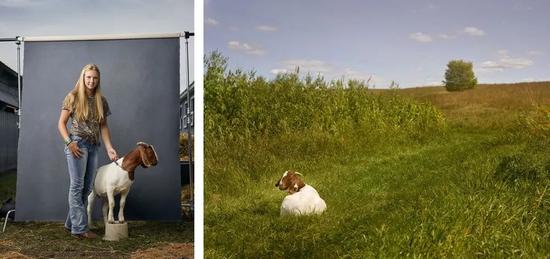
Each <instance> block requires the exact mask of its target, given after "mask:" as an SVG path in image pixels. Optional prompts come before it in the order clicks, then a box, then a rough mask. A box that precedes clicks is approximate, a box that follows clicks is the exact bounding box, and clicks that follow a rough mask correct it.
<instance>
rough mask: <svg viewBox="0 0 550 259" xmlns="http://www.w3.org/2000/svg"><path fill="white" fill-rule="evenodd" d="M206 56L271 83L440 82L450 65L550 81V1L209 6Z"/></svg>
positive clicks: (510, 78)
mask: <svg viewBox="0 0 550 259" xmlns="http://www.w3.org/2000/svg"><path fill="white" fill-rule="evenodd" d="M204 11H205V14H204V22H205V24H204V31H205V38H204V42H205V48H204V51H205V53H208V52H210V51H213V50H219V51H221V52H222V53H223V55H224V56H226V57H228V58H229V63H230V68H232V69H234V68H242V69H244V70H246V71H248V70H255V71H256V72H257V73H258V74H259V75H262V76H266V77H268V78H273V77H274V76H275V74H276V73H280V72H284V71H293V70H294V69H295V67H296V66H299V67H300V72H304V73H305V72H310V73H311V74H313V75H317V74H319V73H320V74H322V75H323V76H324V77H325V78H326V79H335V78H342V77H344V78H345V79H350V78H355V79H361V80H365V81H366V80H368V79H369V78H371V81H370V84H371V85H372V84H374V85H375V86H376V88H385V87H387V86H388V85H389V84H390V83H391V81H392V80H394V81H396V82H397V83H399V85H400V87H402V88H405V87H413V86H424V85H436V84H441V81H442V80H443V77H444V73H445V69H446V65H447V63H448V62H449V61H450V60H453V59H463V60H466V61H470V62H473V65H474V72H475V73H476V76H477V77H478V81H479V82H480V83H509V82H522V81H542V80H545V81H546V80H550V44H549V43H550V18H549V16H548V12H549V11H550V1H547V0H476V1H474V0H466V1H450V0H386V1H372V0H366V1H360V0H341V1H329V0H301V1H291V0H280V1H269V0H256V1H243V0H232V1H222V0H205V7H204Z"/></svg>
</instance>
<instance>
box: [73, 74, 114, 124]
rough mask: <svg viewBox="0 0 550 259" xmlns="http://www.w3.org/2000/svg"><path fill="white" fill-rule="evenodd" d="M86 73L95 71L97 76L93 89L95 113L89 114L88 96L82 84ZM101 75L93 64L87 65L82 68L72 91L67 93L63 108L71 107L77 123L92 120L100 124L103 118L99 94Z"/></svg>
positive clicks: (101, 100)
mask: <svg viewBox="0 0 550 259" xmlns="http://www.w3.org/2000/svg"><path fill="white" fill-rule="evenodd" d="M87 71H96V72H97V75H98V82H97V87H96V88H95V107H96V111H97V112H95V113H94V112H91V111H89V109H88V96H87V95H86V86H85V84H84V74H85V73H86V72H87ZM100 86H101V74H100V72H99V67H98V66H97V65H95V64H88V65H85V66H84V68H82V72H80V77H78V80H77V81H76V85H75V87H74V89H73V90H72V91H71V92H70V93H69V96H67V97H68V98H67V99H66V100H65V101H66V103H65V104H64V106H66V107H71V110H72V111H71V112H72V113H73V116H75V118H76V119H77V120H78V121H86V120H88V119H92V120H95V121H99V122H102V121H103V119H104V116H103V95H102V94H101V87H100Z"/></svg>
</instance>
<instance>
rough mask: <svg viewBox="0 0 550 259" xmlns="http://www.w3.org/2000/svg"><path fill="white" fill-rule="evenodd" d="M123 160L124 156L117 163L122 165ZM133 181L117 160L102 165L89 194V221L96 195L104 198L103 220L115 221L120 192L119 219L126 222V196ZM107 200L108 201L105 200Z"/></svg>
mask: <svg viewBox="0 0 550 259" xmlns="http://www.w3.org/2000/svg"><path fill="white" fill-rule="evenodd" d="M123 160H124V158H120V159H119V160H118V161H117V163H118V164H119V165H122V161H123ZM133 183H134V181H132V180H130V176H129V174H128V172H127V171H124V169H122V167H120V166H118V165H117V164H115V162H112V163H110V164H107V165H104V166H102V167H100V168H99V169H98V170H97V174H96V176H95V181H94V187H93V188H92V192H91V193H90V195H89V196H88V223H89V224H91V223H92V210H93V203H94V199H95V197H96V196H99V197H101V198H102V199H103V220H104V221H108V222H109V223H114V221H115V220H114V216H113V209H114V206H115V200H114V197H115V195H118V194H120V205H119V207H120V208H119V212H118V221H119V222H124V205H125V204H126V196H128V192H130V187H131V186H132V184H133ZM105 200H107V201H108V202H105ZM107 206H108V212H107Z"/></svg>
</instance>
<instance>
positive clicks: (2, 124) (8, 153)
mask: <svg viewBox="0 0 550 259" xmlns="http://www.w3.org/2000/svg"><path fill="white" fill-rule="evenodd" d="M16 123H17V114H15V113H13V112H10V111H5V110H0V172H3V171H6V170H10V169H15V168H16V167H17V139H18V137H19V136H18V134H19V132H18V130H17V124H16Z"/></svg>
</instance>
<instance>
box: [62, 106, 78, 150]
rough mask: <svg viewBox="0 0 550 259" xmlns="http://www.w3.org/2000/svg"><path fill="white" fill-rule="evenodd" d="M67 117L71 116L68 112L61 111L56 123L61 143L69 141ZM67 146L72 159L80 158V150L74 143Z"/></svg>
mask: <svg viewBox="0 0 550 259" xmlns="http://www.w3.org/2000/svg"><path fill="white" fill-rule="evenodd" d="M69 116H71V113H70V112H69V111H67V110H61V114H60V115H59V121H58V122H57V129H58V130H59V135H61V137H62V138H63V141H66V140H67V139H69V131H68V130H67V121H68V120H69ZM69 141H70V139H69ZM65 145H67V143H65ZM67 146H68V147H69V150H70V151H71V153H72V154H73V156H74V157H76V158H80V157H81V156H82V153H81V152H80V149H79V148H78V145H77V144H76V142H74V141H71V142H70V144H68V145H67Z"/></svg>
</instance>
